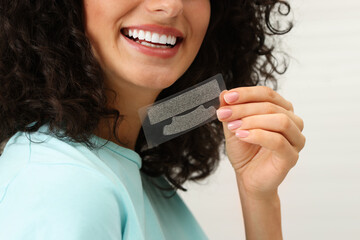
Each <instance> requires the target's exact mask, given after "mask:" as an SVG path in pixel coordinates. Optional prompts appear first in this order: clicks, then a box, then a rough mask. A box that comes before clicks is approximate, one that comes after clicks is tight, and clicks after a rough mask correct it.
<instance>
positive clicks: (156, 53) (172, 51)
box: [121, 35, 181, 58]
mask: <svg viewBox="0 0 360 240" xmlns="http://www.w3.org/2000/svg"><path fill="white" fill-rule="evenodd" d="M121 36H122V37H123V38H124V39H125V40H126V41H127V42H128V43H129V44H130V45H131V47H133V48H135V49H136V50H138V51H139V52H141V53H144V54H146V55H149V56H152V57H159V58H171V57H174V56H175V55H176V53H177V52H178V50H179V47H180V45H181V42H180V43H177V44H176V45H175V46H174V47H173V48H153V47H148V46H145V45H142V44H140V43H137V42H135V41H133V40H131V39H129V38H127V37H125V36H123V35H121Z"/></svg>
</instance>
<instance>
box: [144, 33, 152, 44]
mask: <svg viewBox="0 0 360 240" xmlns="http://www.w3.org/2000/svg"><path fill="white" fill-rule="evenodd" d="M145 41H148V42H151V32H146V33H145Z"/></svg>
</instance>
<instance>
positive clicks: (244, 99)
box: [220, 86, 294, 111]
mask: <svg viewBox="0 0 360 240" xmlns="http://www.w3.org/2000/svg"><path fill="white" fill-rule="evenodd" d="M251 102H271V103H273V104H276V105H278V106H281V107H283V108H284V109H286V110H289V111H294V108H293V105H292V104H291V103H290V102H289V101H287V100H286V99H285V98H283V97H282V96H281V95H280V94H278V93H277V92H275V91H274V90H272V89H271V88H269V87H265V86H255V87H239V88H234V89H231V90H229V91H226V92H225V91H224V92H222V93H221V95H220V103H221V106H224V105H226V104H228V105H234V104H241V103H251Z"/></svg>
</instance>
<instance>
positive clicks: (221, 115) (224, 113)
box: [216, 108, 232, 119]
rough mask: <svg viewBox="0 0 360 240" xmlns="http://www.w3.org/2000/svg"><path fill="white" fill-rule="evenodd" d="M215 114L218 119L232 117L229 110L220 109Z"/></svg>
mask: <svg viewBox="0 0 360 240" xmlns="http://www.w3.org/2000/svg"><path fill="white" fill-rule="evenodd" d="M216 114H217V116H218V118H219V119H225V118H228V117H230V116H231V115H232V111H231V109H230V108H220V109H218V110H217V111H216Z"/></svg>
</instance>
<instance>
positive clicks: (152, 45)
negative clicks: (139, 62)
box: [136, 41, 170, 48]
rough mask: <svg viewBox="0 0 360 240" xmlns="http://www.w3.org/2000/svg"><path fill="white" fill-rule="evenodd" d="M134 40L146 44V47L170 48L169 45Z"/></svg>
mask: <svg viewBox="0 0 360 240" xmlns="http://www.w3.org/2000/svg"><path fill="white" fill-rule="evenodd" d="M136 42H137V43H140V44H141V45H144V46H148V47H153V48H170V46H161V45H155V44H152V43H148V42H139V41H136Z"/></svg>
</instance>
